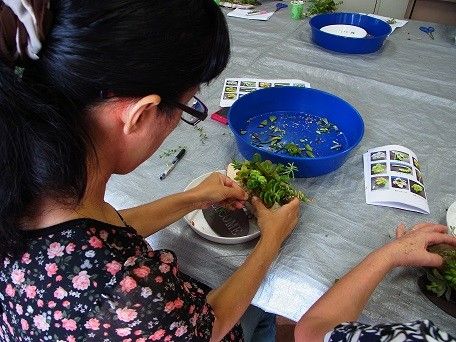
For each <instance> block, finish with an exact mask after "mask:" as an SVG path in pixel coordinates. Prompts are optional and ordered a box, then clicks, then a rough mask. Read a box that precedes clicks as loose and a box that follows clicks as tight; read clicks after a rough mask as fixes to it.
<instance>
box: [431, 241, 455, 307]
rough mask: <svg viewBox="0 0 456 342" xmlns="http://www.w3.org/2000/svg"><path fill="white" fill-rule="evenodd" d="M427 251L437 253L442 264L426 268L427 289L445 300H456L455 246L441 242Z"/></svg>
mask: <svg viewBox="0 0 456 342" xmlns="http://www.w3.org/2000/svg"><path fill="white" fill-rule="evenodd" d="M429 251H430V252H433V253H437V254H439V255H440V256H441V257H442V258H443V265H442V266H441V267H439V268H430V269H427V270H426V274H427V278H428V281H429V283H428V285H427V289H428V290H429V291H431V292H433V293H435V294H436V295H437V296H439V297H442V296H444V297H445V299H446V300H447V301H456V248H455V247H452V246H449V245H444V244H441V245H435V246H432V247H430V248H429Z"/></svg>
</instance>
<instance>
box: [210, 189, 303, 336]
mask: <svg viewBox="0 0 456 342" xmlns="http://www.w3.org/2000/svg"><path fill="white" fill-rule="evenodd" d="M252 202H253V203H252V204H253V205H254V207H255V209H256V211H257V213H256V215H257V218H258V225H259V227H260V229H261V238H260V240H259V241H258V243H257V245H256V247H255V249H254V250H253V252H252V253H251V254H250V255H249V257H248V258H247V259H246V261H245V262H244V264H243V265H242V266H241V267H239V268H238V269H237V270H236V272H234V273H233V275H232V276H231V277H230V278H228V280H227V281H226V282H225V283H223V284H222V286H220V287H219V288H217V289H215V290H213V291H211V292H210V293H209V295H208V296H207V301H208V303H209V304H211V306H212V308H213V310H214V312H215V322H214V326H213V328H212V338H211V341H220V340H221V339H222V338H223V336H225V335H226V334H227V333H228V332H229V330H230V329H232V327H233V326H234V325H235V324H236V323H237V322H238V321H239V319H240V318H241V316H242V315H243V314H244V312H245V310H246V309H247V307H248V306H249V304H250V303H251V301H252V299H253V297H254V295H255V293H256V292H257V290H258V288H259V286H260V284H261V282H262V280H263V279H264V277H265V275H266V272H267V271H268V269H269V266H270V265H271V263H272V262H273V261H274V260H275V258H276V257H277V254H278V250H279V248H280V246H281V244H282V242H283V241H284V240H285V239H286V238H287V236H288V235H289V234H290V232H291V231H292V230H293V228H294V227H295V225H296V223H297V222H298V217H299V200H298V199H296V198H295V199H294V200H293V201H291V202H290V203H288V204H286V205H284V206H282V207H281V208H279V209H277V210H270V209H266V208H265V207H264V205H263V204H262V203H261V201H260V200H259V199H257V198H254V199H253V201H252Z"/></svg>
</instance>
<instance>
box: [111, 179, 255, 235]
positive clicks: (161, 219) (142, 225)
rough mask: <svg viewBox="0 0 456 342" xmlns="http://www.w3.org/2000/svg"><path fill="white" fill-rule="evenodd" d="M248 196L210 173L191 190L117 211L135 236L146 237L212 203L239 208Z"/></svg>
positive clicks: (228, 180) (228, 181)
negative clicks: (133, 229) (134, 232)
mask: <svg viewBox="0 0 456 342" xmlns="http://www.w3.org/2000/svg"><path fill="white" fill-rule="evenodd" d="M246 198H247V194H246V193H245V192H244V190H242V189H241V188H240V187H239V185H237V183H235V182H233V181H232V180H231V179H229V178H228V177H226V176H223V175H222V174H220V173H213V174H212V175H210V176H209V177H208V178H206V179H205V180H204V181H203V182H202V183H201V184H199V185H198V186H196V187H195V188H193V189H190V190H188V191H184V192H181V193H177V194H174V195H170V196H166V197H164V198H161V199H159V200H157V201H154V202H151V203H147V204H144V205H140V206H138V207H134V208H130V209H124V210H121V211H120V214H121V215H122V216H123V218H124V219H125V221H126V222H127V223H128V224H129V225H131V226H132V227H133V228H135V229H136V230H137V232H138V234H140V235H142V236H144V237H147V236H149V235H151V234H153V233H155V232H157V231H159V230H160V229H163V228H165V227H166V226H168V225H170V224H171V223H173V222H176V221H177V220H179V219H181V218H182V217H184V216H185V215H186V214H188V213H190V212H191V211H193V210H196V209H202V208H207V207H209V206H211V205H212V204H214V203H222V204H223V205H225V206H227V207H233V208H234V207H235V208H240V207H242V206H243V202H244V200H245V199H246Z"/></svg>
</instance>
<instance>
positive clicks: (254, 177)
mask: <svg viewBox="0 0 456 342" xmlns="http://www.w3.org/2000/svg"><path fill="white" fill-rule="evenodd" d="M233 167H234V168H235V169H236V170H238V171H237V174H236V177H235V180H236V181H238V182H239V183H240V184H241V185H242V186H243V187H244V188H245V190H246V191H247V192H249V193H250V194H251V195H255V196H257V197H259V198H261V200H262V201H263V203H264V204H265V206H266V207H268V208H270V207H272V206H273V205H274V204H275V203H277V204H279V205H283V204H286V203H288V202H289V201H290V200H291V199H292V198H293V197H297V198H298V199H299V200H301V201H302V202H307V201H308V198H307V197H306V195H305V194H304V193H303V192H302V191H299V190H296V189H295V188H294V187H293V186H292V185H291V184H290V180H291V179H292V178H294V172H296V171H297V170H298V169H297V167H296V166H295V165H294V164H293V163H289V164H288V165H283V164H274V163H272V162H271V161H270V160H261V156H260V155H259V154H258V153H256V154H255V155H254V156H253V158H252V160H246V161H243V162H239V161H233Z"/></svg>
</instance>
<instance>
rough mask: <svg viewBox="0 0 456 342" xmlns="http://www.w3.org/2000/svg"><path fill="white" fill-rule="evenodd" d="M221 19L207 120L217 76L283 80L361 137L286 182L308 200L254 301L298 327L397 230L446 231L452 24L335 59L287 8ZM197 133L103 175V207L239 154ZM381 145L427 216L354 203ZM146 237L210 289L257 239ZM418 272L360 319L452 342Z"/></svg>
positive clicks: (185, 129)
mask: <svg viewBox="0 0 456 342" xmlns="http://www.w3.org/2000/svg"><path fill="white" fill-rule="evenodd" d="M265 6H266V7H267V6H270V7H272V6H273V4H272V3H269V4H268V3H266V4H265ZM225 12H227V11H226V10H225ZM227 20H228V24H229V28H230V34H231V43H232V56H231V60H230V62H229V65H228V67H227V69H226V70H225V71H224V72H223V74H222V75H221V76H220V77H219V78H218V79H217V80H215V81H213V82H212V83H211V84H210V85H209V86H207V87H202V90H201V94H200V98H201V99H202V100H203V101H205V102H206V104H207V105H208V107H209V109H210V112H212V111H214V110H215V109H217V108H218V103H219V99H220V94H221V92H222V86H223V80H224V78H226V77H252V78H280V79H288V78H289V79H301V80H304V81H308V82H310V84H311V87H313V88H318V89H322V90H325V91H328V92H330V93H333V94H335V95H337V96H339V97H342V98H343V99H345V100H346V101H348V102H349V103H351V104H352V105H353V106H354V107H356V108H357V109H358V111H359V112H360V113H361V115H362V117H363V118H364V121H365V135H364V138H363V140H362V141H361V143H360V145H359V146H358V147H357V148H356V149H355V150H354V151H353V152H352V154H351V155H350V157H349V158H348V160H347V161H346V163H345V164H344V165H343V166H342V167H341V168H340V169H338V170H337V171H335V172H333V173H331V174H328V175H325V176H320V177H316V178H307V179H298V180H296V182H295V184H296V186H297V187H299V188H300V189H302V190H304V191H305V192H306V193H307V194H308V195H309V196H310V197H312V198H313V199H314V201H313V202H312V203H310V204H306V205H302V217H301V219H300V222H299V224H298V226H297V228H296V229H295V230H294V231H293V233H292V234H291V236H290V237H289V238H288V240H287V241H286V242H285V243H284V245H283V247H282V248H281V250H280V254H279V256H278V258H277V260H276V261H275V262H274V264H273V265H272V266H271V268H270V270H269V272H268V274H267V276H266V278H265V279H264V281H263V283H262V285H261V287H260V289H259V290H258V292H257V294H256V296H255V298H254V300H253V304H255V305H257V306H259V307H261V308H263V309H264V310H266V311H269V312H274V313H277V314H280V315H283V316H285V317H288V318H290V319H293V320H298V319H299V318H300V317H301V315H302V314H303V313H304V312H306V310H307V309H308V308H309V307H310V306H311V305H312V303H314V301H315V300H316V299H318V297H319V296H321V295H322V294H323V293H324V292H325V291H326V290H327V289H328V288H329V287H330V286H331V285H332V284H333V282H334V281H335V280H336V279H337V278H340V277H341V276H342V275H343V274H345V273H346V272H347V271H348V270H349V269H350V268H352V267H353V266H354V265H356V264H357V263H358V262H359V261H361V260H362V259H363V258H364V257H365V256H366V255H367V254H368V253H369V252H371V251H372V250H374V249H376V248H378V247H379V246H381V245H383V244H384V243H386V242H388V241H390V239H391V238H392V237H393V236H394V229H395V227H396V226H397V225H398V224H399V223H400V222H403V223H405V224H406V225H407V226H409V227H410V226H411V225H413V224H415V223H418V222H421V221H435V222H440V223H445V214H446V210H447V208H448V207H449V205H450V204H451V203H452V202H453V201H455V200H456V46H455V45H454V34H455V31H456V28H455V27H449V26H444V25H438V24H433V26H434V27H435V32H434V36H435V40H431V39H430V38H429V37H428V36H427V35H426V34H424V33H422V32H421V31H419V26H420V25H422V24H423V23H420V22H414V21H410V22H409V23H407V24H406V25H405V26H404V27H402V28H399V29H397V30H396V31H395V32H394V33H393V34H392V35H391V36H390V37H389V38H388V39H387V41H386V43H385V45H384V47H383V48H382V49H381V50H380V51H378V52H376V53H373V54H368V55H346V54H338V53H333V52H329V51H326V50H324V49H321V48H320V47H318V46H316V45H314V44H313V43H312V41H311V36H310V27H309V24H308V20H301V21H293V20H291V19H290V17H289V12H288V10H281V11H279V12H277V13H276V14H274V15H273V16H272V18H271V19H270V20H269V21H265V22H260V21H254V20H250V21H248V20H244V19H238V18H229V17H228V18H227ZM428 24H429V23H427V25H428ZM199 127H201V128H202V129H203V133H205V134H207V136H208V139H207V141H206V142H205V143H204V144H203V143H202V141H201V137H200V134H201V132H199V131H197V130H195V129H194V128H192V127H191V126H189V125H187V124H185V123H183V122H182V123H181V124H180V126H179V127H178V128H177V129H176V130H175V131H174V132H173V133H172V134H171V135H170V136H169V137H168V138H167V140H166V141H165V142H164V144H163V145H162V147H161V148H160V149H159V150H158V151H157V152H156V153H155V155H154V156H152V157H151V158H150V159H149V160H147V161H146V162H145V163H144V164H142V165H141V166H140V167H138V168H137V169H136V170H135V171H134V172H132V173H130V174H128V175H125V176H114V177H112V179H111V180H110V182H109V183H108V189H107V195H106V200H107V201H108V202H110V203H112V204H113V205H114V206H115V207H116V208H118V209H122V208H127V207H131V206H135V205H139V204H141V203H145V202H149V201H153V200H155V199H158V198H160V197H163V196H165V195H168V194H172V193H175V192H179V191H182V190H183V189H184V188H185V186H186V185H188V184H189V183H190V182H191V181H192V180H193V179H194V178H196V177H198V176H200V175H202V174H204V173H207V172H211V171H214V170H220V169H222V170H223V169H225V167H226V165H227V164H228V163H229V162H230V161H231V160H232V159H233V157H234V158H240V155H239V152H238V150H237V147H236V144H235V141H234V138H233V137H232V135H231V133H230V131H229V128H228V127H227V126H223V125H221V124H219V123H217V122H215V121H212V120H210V119H209V118H208V119H207V120H206V121H205V122H203V123H200V124H199ZM387 144H400V145H404V146H406V147H408V148H410V149H412V150H413V151H414V152H415V153H416V154H417V156H418V158H419V160H420V162H421V164H422V170H423V176H424V182H425V185H426V189H427V196H428V200H429V206H430V210H431V214H430V215H423V214H418V213H414V212H409V211H403V210H400V209H393V208H387V207H380V206H372V205H367V204H366V203H365V195H364V180H363V164H362V154H363V153H364V152H366V151H367V150H368V149H369V148H373V147H377V146H382V145H387ZM179 145H181V146H185V147H186V148H187V154H186V155H185V157H184V158H183V160H182V161H181V162H180V163H178V164H177V167H176V168H175V169H174V171H172V172H171V174H170V175H169V176H168V177H167V178H166V179H165V180H163V181H160V180H159V175H160V174H161V173H162V172H163V171H164V169H165V168H166V162H169V161H170V159H172V157H164V158H160V157H159V155H160V154H161V153H163V152H164V151H166V150H168V149H174V148H177V147H178V146H179ZM147 240H148V241H149V243H150V244H151V245H152V246H153V247H154V248H156V249H157V248H168V249H171V250H173V251H174V252H175V253H176V254H177V256H178V259H179V264H180V267H181V271H183V272H185V273H187V274H189V275H191V276H193V277H194V278H196V279H198V280H200V281H203V282H204V283H206V284H208V285H210V286H212V287H216V286H219V285H220V284H221V283H222V282H223V281H224V280H225V279H227V278H228V277H229V276H230V275H231V274H232V273H233V271H234V270H236V268H237V267H238V266H239V265H241V264H242V262H243V261H244V260H245V258H246V256H247V255H248V254H249V253H250V252H251V250H252V248H253V247H254V245H255V243H256V240H254V241H251V242H248V243H244V244H239V245H222V244H217V243H213V242H210V241H207V240H205V239H203V238H201V237H200V236H198V235H197V234H196V233H194V232H193V231H192V229H191V228H190V227H189V226H188V225H187V224H186V223H185V222H184V221H183V220H179V221H178V222H176V223H174V224H172V225H171V226H169V227H168V228H166V229H163V230H162V231H160V232H158V233H157V234H155V235H153V236H151V237H149V238H148V239H147ZM420 272H421V270H419V269H401V268H399V269H396V270H394V271H393V272H392V273H391V274H389V275H388V276H387V277H386V279H385V280H384V281H383V282H382V283H381V284H380V285H379V286H378V288H377V289H376V291H375V292H374V294H373V296H372V297H371V299H370V300H369V303H368V305H367V307H366V308H365V310H364V312H363V316H362V317H361V320H363V321H364V322H367V323H376V322H377V323H380V322H408V321H412V320H416V319H430V320H432V321H434V323H435V324H436V325H438V326H440V327H441V328H442V329H443V330H446V331H447V332H449V333H452V334H456V319H454V318H452V317H451V316H449V315H447V314H445V313H444V312H443V311H441V310H440V309H438V308H437V307H435V306H434V305H433V304H432V303H431V302H430V301H429V300H428V299H427V298H426V297H425V296H424V295H423V294H422V293H421V292H420V290H419V288H418V286H417V283H416V280H417V278H418V276H419V275H420ZM246 286H248V285H247V284H246Z"/></svg>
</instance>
